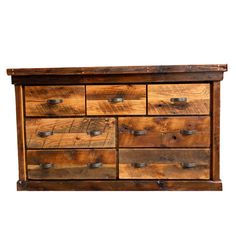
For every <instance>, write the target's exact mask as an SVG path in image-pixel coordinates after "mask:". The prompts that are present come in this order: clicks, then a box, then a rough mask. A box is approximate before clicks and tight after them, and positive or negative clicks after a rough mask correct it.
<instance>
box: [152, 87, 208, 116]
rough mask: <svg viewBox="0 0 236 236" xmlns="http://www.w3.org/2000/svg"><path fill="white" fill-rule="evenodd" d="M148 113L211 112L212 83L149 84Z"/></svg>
mask: <svg viewBox="0 0 236 236" xmlns="http://www.w3.org/2000/svg"><path fill="white" fill-rule="evenodd" d="M148 114H149V115H195V114H196V115H201V114H202V115H207V114H210V84H157V85H148Z"/></svg>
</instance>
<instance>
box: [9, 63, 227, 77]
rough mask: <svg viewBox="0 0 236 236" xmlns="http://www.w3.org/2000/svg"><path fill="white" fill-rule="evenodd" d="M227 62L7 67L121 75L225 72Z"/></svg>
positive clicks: (21, 71)
mask: <svg viewBox="0 0 236 236" xmlns="http://www.w3.org/2000/svg"><path fill="white" fill-rule="evenodd" d="M224 71H227V64H211V65H163V66H112V67H65V68H17V69H13V68H11V69H7V74H8V75H12V76H30V75H109V74H110V75H111V74H113V75H119V74H155V73H181V72H224Z"/></svg>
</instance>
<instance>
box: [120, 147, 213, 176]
mask: <svg viewBox="0 0 236 236" xmlns="http://www.w3.org/2000/svg"><path fill="white" fill-rule="evenodd" d="M119 178H121V179H209V178H210V149H121V150H119Z"/></svg>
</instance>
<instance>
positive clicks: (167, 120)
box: [118, 116, 210, 147]
mask: <svg viewBox="0 0 236 236" xmlns="http://www.w3.org/2000/svg"><path fill="white" fill-rule="evenodd" d="M118 125H119V146H120V147H209V146H210V117H208V116H191V117H119V118H118ZM182 130H193V131H194V134H192V135H184V134H182V133H181V132H182ZM139 131H141V132H144V134H143V135H135V132H139Z"/></svg>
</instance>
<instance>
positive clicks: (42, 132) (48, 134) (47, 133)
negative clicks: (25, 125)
mask: <svg viewBox="0 0 236 236" xmlns="http://www.w3.org/2000/svg"><path fill="white" fill-rule="evenodd" d="M50 135H53V132H52V131H39V132H38V136H39V137H41V138H46V137H48V136H50Z"/></svg>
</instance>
